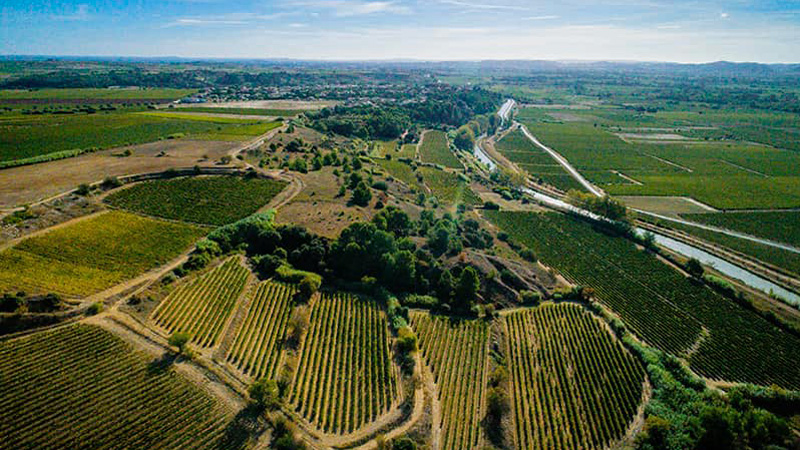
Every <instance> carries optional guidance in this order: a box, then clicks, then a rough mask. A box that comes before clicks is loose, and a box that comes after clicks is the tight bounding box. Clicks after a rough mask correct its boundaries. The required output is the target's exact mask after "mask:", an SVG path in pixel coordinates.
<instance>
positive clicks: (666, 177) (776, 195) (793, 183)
mask: <svg viewBox="0 0 800 450" xmlns="http://www.w3.org/2000/svg"><path fill="white" fill-rule="evenodd" d="M569 114H571V115H574V114H581V112H575V111H571V112H569ZM526 124H527V126H528V128H529V129H530V130H531V132H532V133H533V134H534V135H536V136H537V137H538V138H539V139H540V140H541V141H542V142H543V143H544V144H545V145H548V146H550V147H551V148H553V149H554V150H556V151H558V152H559V153H561V154H562V155H563V156H564V157H565V158H567V159H568V160H569V161H570V162H571V163H572V164H573V165H574V166H575V167H576V168H577V169H578V170H580V171H581V173H582V174H583V175H584V176H586V178H588V179H589V180H590V181H592V182H593V183H595V184H597V185H599V186H601V187H603V188H604V189H605V190H606V191H608V192H609V193H610V194H613V195H659V196H689V197H693V198H695V199H697V200H699V201H701V202H704V203H707V204H710V205H712V206H715V207H717V208H722V209H747V208H790V207H796V206H800V154H798V153H796V152H791V151H786V150H780V149H775V148H770V147H765V146H760V145H752V144H744V143H725V142H690V143H672V144H655V143H628V142H625V141H623V140H622V139H620V138H618V137H617V136H615V135H614V134H612V133H611V132H610V131H609V130H607V129H605V128H602V127H595V126H594V125H593V124H592V123H591V122H566V123H552V122H544V121H541V119H530V120H528V121H527V122H526ZM655 125H658V124H655ZM661 125H664V124H663V123H662V124H661ZM629 126H631V125H629ZM523 162H524V161H523ZM529 164H540V163H538V162H536V161H532V162H529ZM535 168H536V166H534V168H533V169H535ZM526 169H528V170H532V169H531V168H529V167H526ZM613 171H618V172H621V173H623V174H625V175H627V176H629V177H631V178H633V179H635V180H637V181H638V182H640V183H641V184H635V183H630V182H626V181H625V180H624V179H622V178H621V177H618V176H615V175H614V174H613ZM543 178H544V179H545V180H546V178H545V177H543Z"/></svg>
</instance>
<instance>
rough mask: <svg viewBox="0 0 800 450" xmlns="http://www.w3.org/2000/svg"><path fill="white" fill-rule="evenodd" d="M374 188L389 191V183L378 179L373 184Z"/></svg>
mask: <svg viewBox="0 0 800 450" xmlns="http://www.w3.org/2000/svg"><path fill="white" fill-rule="evenodd" d="M372 189H377V190H379V191H388V190H389V185H388V184H386V182H385V181H376V182H375V183H373V184H372Z"/></svg>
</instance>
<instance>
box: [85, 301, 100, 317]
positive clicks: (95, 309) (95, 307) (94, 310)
mask: <svg viewBox="0 0 800 450" xmlns="http://www.w3.org/2000/svg"><path fill="white" fill-rule="evenodd" d="M101 312H103V304H102V303H100V302H95V303H92V304H91V305H89V308H88V309H87V310H86V314H88V315H90V316H94V315H97V314H100V313H101Z"/></svg>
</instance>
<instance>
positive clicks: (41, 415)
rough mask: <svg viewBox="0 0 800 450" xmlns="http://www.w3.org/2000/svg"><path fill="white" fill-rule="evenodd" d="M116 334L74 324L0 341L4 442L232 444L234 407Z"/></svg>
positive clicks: (40, 445) (51, 445)
mask: <svg viewBox="0 0 800 450" xmlns="http://www.w3.org/2000/svg"><path fill="white" fill-rule="evenodd" d="M151 363H153V361H152V359H151V358H149V357H146V356H145V355H143V354H141V353H135V352H133V351H132V349H131V348H130V347H129V346H128V345H127V344H125V343H124V342H123V341H122V340H121V339H120V338H119V337H117V336H115V335H113V334H111V333H109V332H107V331H105V330H103V329H101V328H99V327H96V326H87V325H75V326H69V327H63V328H59V329H57V330H54V331H47V332H43V333H38V334H35V335H32V336H28V337H24V338H20V339H17V340H13V341H6V342H0V380H2V385H3V389H0V418H2V425H0V439H1V440H2V445H0V446H2V447H3V448H16V449H21V448H36V449H58V448H71V449H96V448H107V449H128V448H160V449H179V448H187V447H191V448H198V449H211V448H217V446H224V447H226V448H237V447H238V445H235V444H234V443H233V442H228V441H226V436H225V432H226V426H227V424H228V423H229V422H230V420H231V418H232V415H233V414H232V413H231V412H230V411H227V410H225V409H224V408H223V407H222V406H221V405H220V404H219V403H218V402H217V401H216V400H215V399H214V398H213V397H211V395H210V394H208V393H207V392H205V391H204V390H202V389H200V388H198V387H196V386H195V385H194V384H192V383H191V382H190V381H188V380H186V379H184V377H183V376H181V375H179V374H177V373H176V372H175V371H174V370H173V369H170V368H157V369H156V370H154V367H156V366H153V365H152V364H151Z"/></svg>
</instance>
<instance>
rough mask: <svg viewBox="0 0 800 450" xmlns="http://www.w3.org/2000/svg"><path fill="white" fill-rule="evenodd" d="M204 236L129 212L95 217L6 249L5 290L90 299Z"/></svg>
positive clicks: (0, 259) (0, 271)
mask: <svg viewBox="0 0 800 450" xmlns="http://www.w3.org/2000/svg"><path fill="white" fill-rule="evenodd" d="M203 234H205V231H204V230H203V229H201V228H198V227H195V226H191V225H182V224H175V223H170V222H164V221H161V220H155V219H148V218H144V217H140V216H136V215H133V214H129V213H124V212H109V213H105V214H99V215H95V216H93V217H90V218H88V219H85V220H79V221H77V222H75V223H72V224H69V225H66V226H64V227H60V228H57V229H54V230H52V231H48V232H45V233H43V234H40V235H38V236H34V237H31V238H27V239H24V240H22V241H21V242H19V243H18V244H16V245H14V246H13V247H11V248H9V249H6V250H2V251H0V291H2V292H12V291H18V290H21V291H25V292H28V293H48V292H55V293H59V294H63V295H67V296H73V297H84V296H88V295H90V294H93V293H95V292H99V291H102V290H104V289H107V288H109V287H111V286H113V285H115V284H118V283H120V282H122V281H125V280H127V279H129V278H133V277H135V276H137V275H139V274H141V273H144V272H145V271H147V270H150V269H153V268H155V267H158V266H160V265H162V264H165V263H166V262H168V261H170V260H171V259H173V258H175V257H177V256H178V255H180V254H181V253H182V252H183V251H185V250H187V249H188V248H189V247H190V245H191V244H192V243H194V242H195V241H196V240H198V239H199V238H200V237H201V236H202V235H203Z"/></svg>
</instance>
